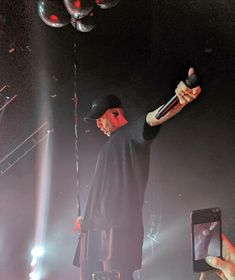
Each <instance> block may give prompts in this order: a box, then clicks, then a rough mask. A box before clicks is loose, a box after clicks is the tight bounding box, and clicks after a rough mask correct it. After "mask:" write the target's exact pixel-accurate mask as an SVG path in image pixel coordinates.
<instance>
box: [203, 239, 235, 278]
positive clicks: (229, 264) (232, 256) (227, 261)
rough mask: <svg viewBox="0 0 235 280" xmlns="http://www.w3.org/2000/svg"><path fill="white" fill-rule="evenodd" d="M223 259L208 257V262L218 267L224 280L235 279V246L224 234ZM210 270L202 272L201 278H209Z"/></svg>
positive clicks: (218, 273) (218, 271) (217, 270)
mask: <svg viewBox="0 0 235 280" xmlns="http://www.w3.org/2000/svg"><path fill="white" fill-rule="evenodd" d="M222 243H223V252H222V254H223V260H222V259H220V258H218V257H213V256H210V257H207V258H206V262H207V263H208V264H210V265H211V266H212V267H214V268H215V269H216V274H217V275H218V276H219V277H220V278H221V279H223V280H235V246H234V245H233V244H232V243H231V242H230V241H229V240H228V238H227V237H226V236H225V235H224V234H223V235H222ZM207 275H208V272H202V273H201V276H200V280H206V279H207Z"/></svg>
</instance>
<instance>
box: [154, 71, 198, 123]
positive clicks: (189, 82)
mask: <svg viewBox="0 0 235 280" xmlns="http://www.w3.org/2000/svg"><path fill="white" fill-rule="evenodd" d="M200 92H201V89H200V87H199V86H198V77H197V76H196V74H195V72H194V69H193V68H190V69H189V71H188V78H187V79H186V80H185V82H182V81H181V82H180V83H179V84H178V86H177V88H176V90H175V93H176V95H174V96H173V97H172V98H171V99H170V100H169V101H168V102H167V103H166V104H165V105H163V106H162V107H161V108H160V110H159V111H158V112H157V114H156V115H155V118H156V119H158V120H159V119H160V118H161V117H163V116H164V115H166V114H167V113H168V112H169V111H170V110H171V109H172V108H173V107H174V106H176V105H177V104H179V103H180V104H182V105H184V104H186V103H188V102H191V101H192V100H193V99H195V98H196V97H197V95H198V94H199V93H200Z"/></svg>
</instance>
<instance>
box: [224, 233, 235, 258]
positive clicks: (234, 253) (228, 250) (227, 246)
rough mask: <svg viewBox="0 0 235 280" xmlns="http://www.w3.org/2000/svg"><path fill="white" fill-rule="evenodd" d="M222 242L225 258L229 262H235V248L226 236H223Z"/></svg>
mask: <svg viewBox="0 0 235 280" xmlns="http://www.w3.org/2000/svg"><path fill="white" fill-rule="evenodd" d="M222 242H223V243H222V244H223V248H222V250H223V258H224V259H225V260H227V261H230V262H235V247H234V246H233V245H232V243H231V242H230V241H229V240H228V238H227V237H226V236H225V235H224V234H222Z"/></svg>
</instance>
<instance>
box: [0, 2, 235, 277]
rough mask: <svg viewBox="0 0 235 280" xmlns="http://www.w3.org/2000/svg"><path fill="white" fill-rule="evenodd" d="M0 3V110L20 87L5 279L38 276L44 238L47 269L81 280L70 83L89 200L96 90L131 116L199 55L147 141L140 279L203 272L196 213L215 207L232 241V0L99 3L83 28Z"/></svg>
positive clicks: (2, 175)
mask: <svg viewBox="0 0 235 280" xmlns="http://www.w3.org/2000/svg"><path fill="white" fill-rule="evenodd" d="M0 3H1V5H0V42H1V47H0V64H1V67H0V93H1V95H0V102H1V103H0V108H1V107H2V106H3V104H4V102H6V99H7V98H8V100H9V98H13V97H14V96H15V95H17V96H16V97H15V98H14V100H12V102H10V103H9V104H8V105H7V106H6V107H5V108H4V109H2V110H1V112H0V224H1V227H0V249H1V257H0V279H7V280H25V279H29V273H30V271H31V267H30V263H31V260H32V257H31V254H30V251H31V249H32V247H33V246H34V243H35V240H38V238H39V239H40V240H42V242H43V244H44V247H45V255H44V256H43V257H42V262H41V268H42V278H40V279H46V280H65V279H66V280H72V279H79V270H78V268H76V267H74V266H73V265H72V261H73V255H74V252H75V248H76V245H77V236H76V234H73V233H72V229H73V226H74V221H75V219H76V216H77V209H76V208H77V206H76V204H77V187H76V166H75V144H74V143H75V136H74V89H76V93H77V96H78V108H77V113H78V155H79V159H78V162H79V167H78V173H79V188H80V196H81V204H82V209H84V207H85V203H86V199H87V195H88V191H89V185H90V183H91V178H92V175H93V172H94V168H95V162H96V157H97V153H98V151H99V149H100V147H101V146H102V144H103V143H104V142H105V140H106V138H105V136H103V135H101V133H100V131H98V130H97V128H96V126H95V124H88V123H85V122H84V121H83V117H84V115H85V114H86V113H87V111H88V110H89V108H90V104H91V101H92V100H93V98H94V97H96V96H102V95H105V94H108V93H112V94H115V95H117V96H119V97H121V99H122V100H123V103H124V107H125V111H126V113H127V115H128V118H129V119H133V118H135V117H136V116H137V115H139V114H140V113H142V112H145V111H146V112H147V111H150V110H152V109H155V108H156V107H157V106H158V104H159V103H160V102H166V101H167V100H168V99H169V98H170V97H171V96H173V95H174V89H175V87H176V85H177V84H178V82H179V81H180V80H184V79H185V78H186V75H187V71H188V68H189V67H190V66H193V67H195V69H196V71H197V73H198V75H199V76H200V84H201V87H202V93H201V95H200V97H199V98H198V99H197V100H196V101H195V102H193V103H192V104H190V105H189V106H188V107H187V108H185V110H184V111H182V112H181V113H180V114H179V115H177V116H176V117H175V118H174V119H172V120H170V121H169V122H168V123H166V124H164V125H163V126H162V128H161V131H160V134H159V136H158V137H157V138H156V139H155V140H154V143H153V145H152V148H151V168H150V174H149V181H148V187H147V191H146V197H145V204H144V224H145V244H144V248H143V252H144V254H143V269H142V270H141V271H139V272H138V273H136V275H135V280H155V279H160V280H172V279H175V280H194V279H195V280H196V279H198V277H199V275H198V274H195V273H193V272H192V264H191V248H190V246H191V245H190V212H191V211H192V210H194V209H200V208H209V207H214V206H218V207H220V208H221V209H222V215H223V224H222V226H223V232H224V233H225V234H226V235H227V236H228V237H229V238H230V239H231V240H232V241H234V242H235V203H234V202H235V190H234V181H235V172H234V166H235V110H234V106H235V95H234V86H235V79H234V74H235V64H234V63H235V55H234V49H235V3H234V1H231V0H221V1H217V0H204V1H201V0H198V1H194V0H187V1H186V0H179V1H173V0H172V1H169V0H158V1H157V0H151V1H147V0H146V1H133V0H128V1H127V0H126V1H125V0H121V1H120V3H119V4H118V5H117V6H116V7H114V8H112V9H109V10H101V9H99V10H98V11H97V19H96V22H97V24H96V27H95V28H94V29H93V30H92V31H91V32H88V33H81V32H79V31H77V30H76V29H75V28H73V26H72V25H71V24H69V25H67V26H65V27H63V28H52V27H49V26H47V25H46V24H45V23H43V22H42V21H41V20H40V18H39V16H38V14H37V1H35V0H22V1H16V0H8V1H7V0H1V1H0ZM75 44H76V49H75V47H74V45H75ZM75 51H76V52H75ZM74 64H76V65H77V75H76V76H75V75H74ZM74 81H76V84H75V86H74ZM1 89H2V91H1ZM41 126H43V127H42V128H40V127H41ZM38 128H40V129H39V131H37V132H35V131H36V130H37V129H38ZM34 132H35V134H34ZM32 134H33V135H32ZM29 136H31V137H29ZM26 139H27V141H26V142H24V141H25V140H26ZM22 142H24V143H23V145H21V144H22ZM18 146H20V147H19V149H17V150H15V149H16V147H18ZM24 154H25V155H24ZM18 159H19V160H18ZM151 237H152V239H151ZM130 239H131V237H130ZM208 279H218V278H216V276H210V278H208Z"/></svg>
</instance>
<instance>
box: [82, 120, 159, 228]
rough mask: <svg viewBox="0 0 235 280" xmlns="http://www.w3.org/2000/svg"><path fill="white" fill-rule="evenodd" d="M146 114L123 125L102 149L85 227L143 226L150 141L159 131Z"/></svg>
mask: <svg viewBox="0 0 235 280" xmlns="http://www.w3.org/2000/svg"><path fill="white" fill-rule="evenodd" d="M158 130H159V129H158V127H150V126H149V125H148V124H147V123H146V121H145V116H142V117H141V118H139V119H137V120H136V121H134V122H132V123H128V124H126V125H125V126H122V127H121V128H120V129H118V130H117V131H116V132H115V133H113V134H112V135H111V136H110V138H109V140H108V141H107V142H106V143H105V145H104V146H103V148H102V149H101V151H100V153H99V155H98V160H97V164H96V168H95V173H94V177H93V182H92V185H91V190H90V194H89V197H88V201H87V206H86V210H85V215H84V219H83V223H82V230H83V231H87V230H101V229H108V228H110V227H120V226H121V227H122V226H123V225H126V226H130V222H134V225H135V226H142V206H143V200H144V191H145V188H146V184H147V180H148V172H149V158H150V144H151V140H152V139H153V138H154V137H155V135H156V134H157V132H158Z"/></svg>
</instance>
